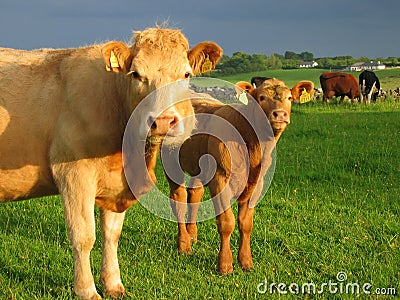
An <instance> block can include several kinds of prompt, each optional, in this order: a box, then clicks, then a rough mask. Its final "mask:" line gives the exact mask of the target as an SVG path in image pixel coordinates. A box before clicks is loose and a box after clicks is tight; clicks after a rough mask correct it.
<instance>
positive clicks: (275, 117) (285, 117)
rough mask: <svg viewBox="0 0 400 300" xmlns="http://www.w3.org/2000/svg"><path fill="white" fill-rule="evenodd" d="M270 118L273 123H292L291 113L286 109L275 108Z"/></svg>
mask: <svg viewBox="0 0 400 300" xmlns="http://www.w3.org/2000/svg"><path fill="white" fill-rule="evenodd" d="M269 120H270V122H271V123H286V124H290V115H289V113H288V112H287V111H286V110H284V109H275V110H274V111H272V113H271V115H270V117H269Z"/></svg>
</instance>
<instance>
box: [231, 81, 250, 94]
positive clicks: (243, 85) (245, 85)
mask: <svg viewBox="0 0 400 300" xmlns="http://www.w3.org/2000/svg"><path fill="white" fill-rule="evenodd" d="M253 90H254V87H253V85H252V84H251V83H250V82H247V81H239V82H236V83H235V91H236V93H237V94H241V93H242V92H244V91H246V92H248V93H251V92H252V91H253Z"/></svg>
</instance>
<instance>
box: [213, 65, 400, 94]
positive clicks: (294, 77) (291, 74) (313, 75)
mask: <svg viewBox="0 0 400 300" xmlns="http://www.w3.org/2000/svg"><path fill="white" fill-rule="evenodd" d="M325 71H329V70H322V69H294V70H268V71H263V72H254V73H247V74H237V75H232V76H223V77H219V78H220V79H223V80H226V81H229V82H232V83H235V82H238V81H241V80H246V81H250V79H251V78H252V77H253V76H265V77H276V78H279V79H280V80H283V81H284V82H285V83H286V84H287V85H288V86H289V87H292V86H293V85H295V83H297V82H298V81H300V80H311V81H312V82H314V84H315V87H320V86H321V85H320V83H319V76H320V75H321V74H322V73H323V72H325ZM348 73H352V74H354V75H355V76H356V78H358V75H359V74H360V73H361V72H348ZM375 74H376V75H377V76H378V78H379V81H380V83H381V88H383V89H384V90H390V89H392V90H393V89H396V88H398V87H400V82H399V81H400V68H393V69H385V70H378V71H375Z"/></svg>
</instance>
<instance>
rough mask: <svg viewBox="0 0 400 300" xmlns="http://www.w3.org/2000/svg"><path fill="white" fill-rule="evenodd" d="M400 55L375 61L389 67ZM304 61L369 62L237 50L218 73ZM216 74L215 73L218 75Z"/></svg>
mask: <svg viewBox="0 0 400 300" xmlns="http://www.w3.org/2000/svg"><path fill="white" fill-rule="evenodd" d="M399 60H400V58H399V57H387V58H383V57H382V58H377V59H375V60H374V61H380V62H381V63H382V64H385V65H386V66H387V67H392V66H398V65H399V64H400V63H399ZM304 61H315V62H316V63H318V66H317V67H316V68H321V69H344V68H346V67H347V66H350V65H352V64H354V63H356V62H369V61H371V59H370V58H368V57H360V58H354V57H352V56H336V57H322V58H314V54H313V53H311V52H301V53H295V52H292V51H286V52H285V54H284V55H282V54H278V53H273V54H271V55H268V56H267V55H265V54H248V53H244V52H235V53H233V54H232V56H228V55H224V56H223V57H222V58H221V60H220V62H219V63H218V65H217V69H216V70H217V71H216V73H217V74H218V75H231V74H237V73H248V72H258V71H265V70H278V69H297V68H300V64H301V63H302V62H304ZM217 74H215V75H217Z"/></svg>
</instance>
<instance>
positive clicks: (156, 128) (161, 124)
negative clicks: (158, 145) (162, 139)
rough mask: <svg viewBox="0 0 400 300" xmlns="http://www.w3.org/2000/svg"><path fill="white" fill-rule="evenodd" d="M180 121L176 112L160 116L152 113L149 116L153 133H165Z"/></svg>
mask: <svg viewBox="0 0 400 300" xmlns="http://www.w3.org/2000/svg"><path fill="white" fill-rule="evenodd" d="M178 122H179V117H178V116H177V115H176V114H163V115H160V116H158V117H154V116H151V115H150V116H149V117H148V118H147V125H148V126H149V128H150V130H151V134H152V135H165V134H167V133H168V131H169V130H170V129H171V128H172V127H173V126H174V125H175V124H177V123H178Z"/></svg>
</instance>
